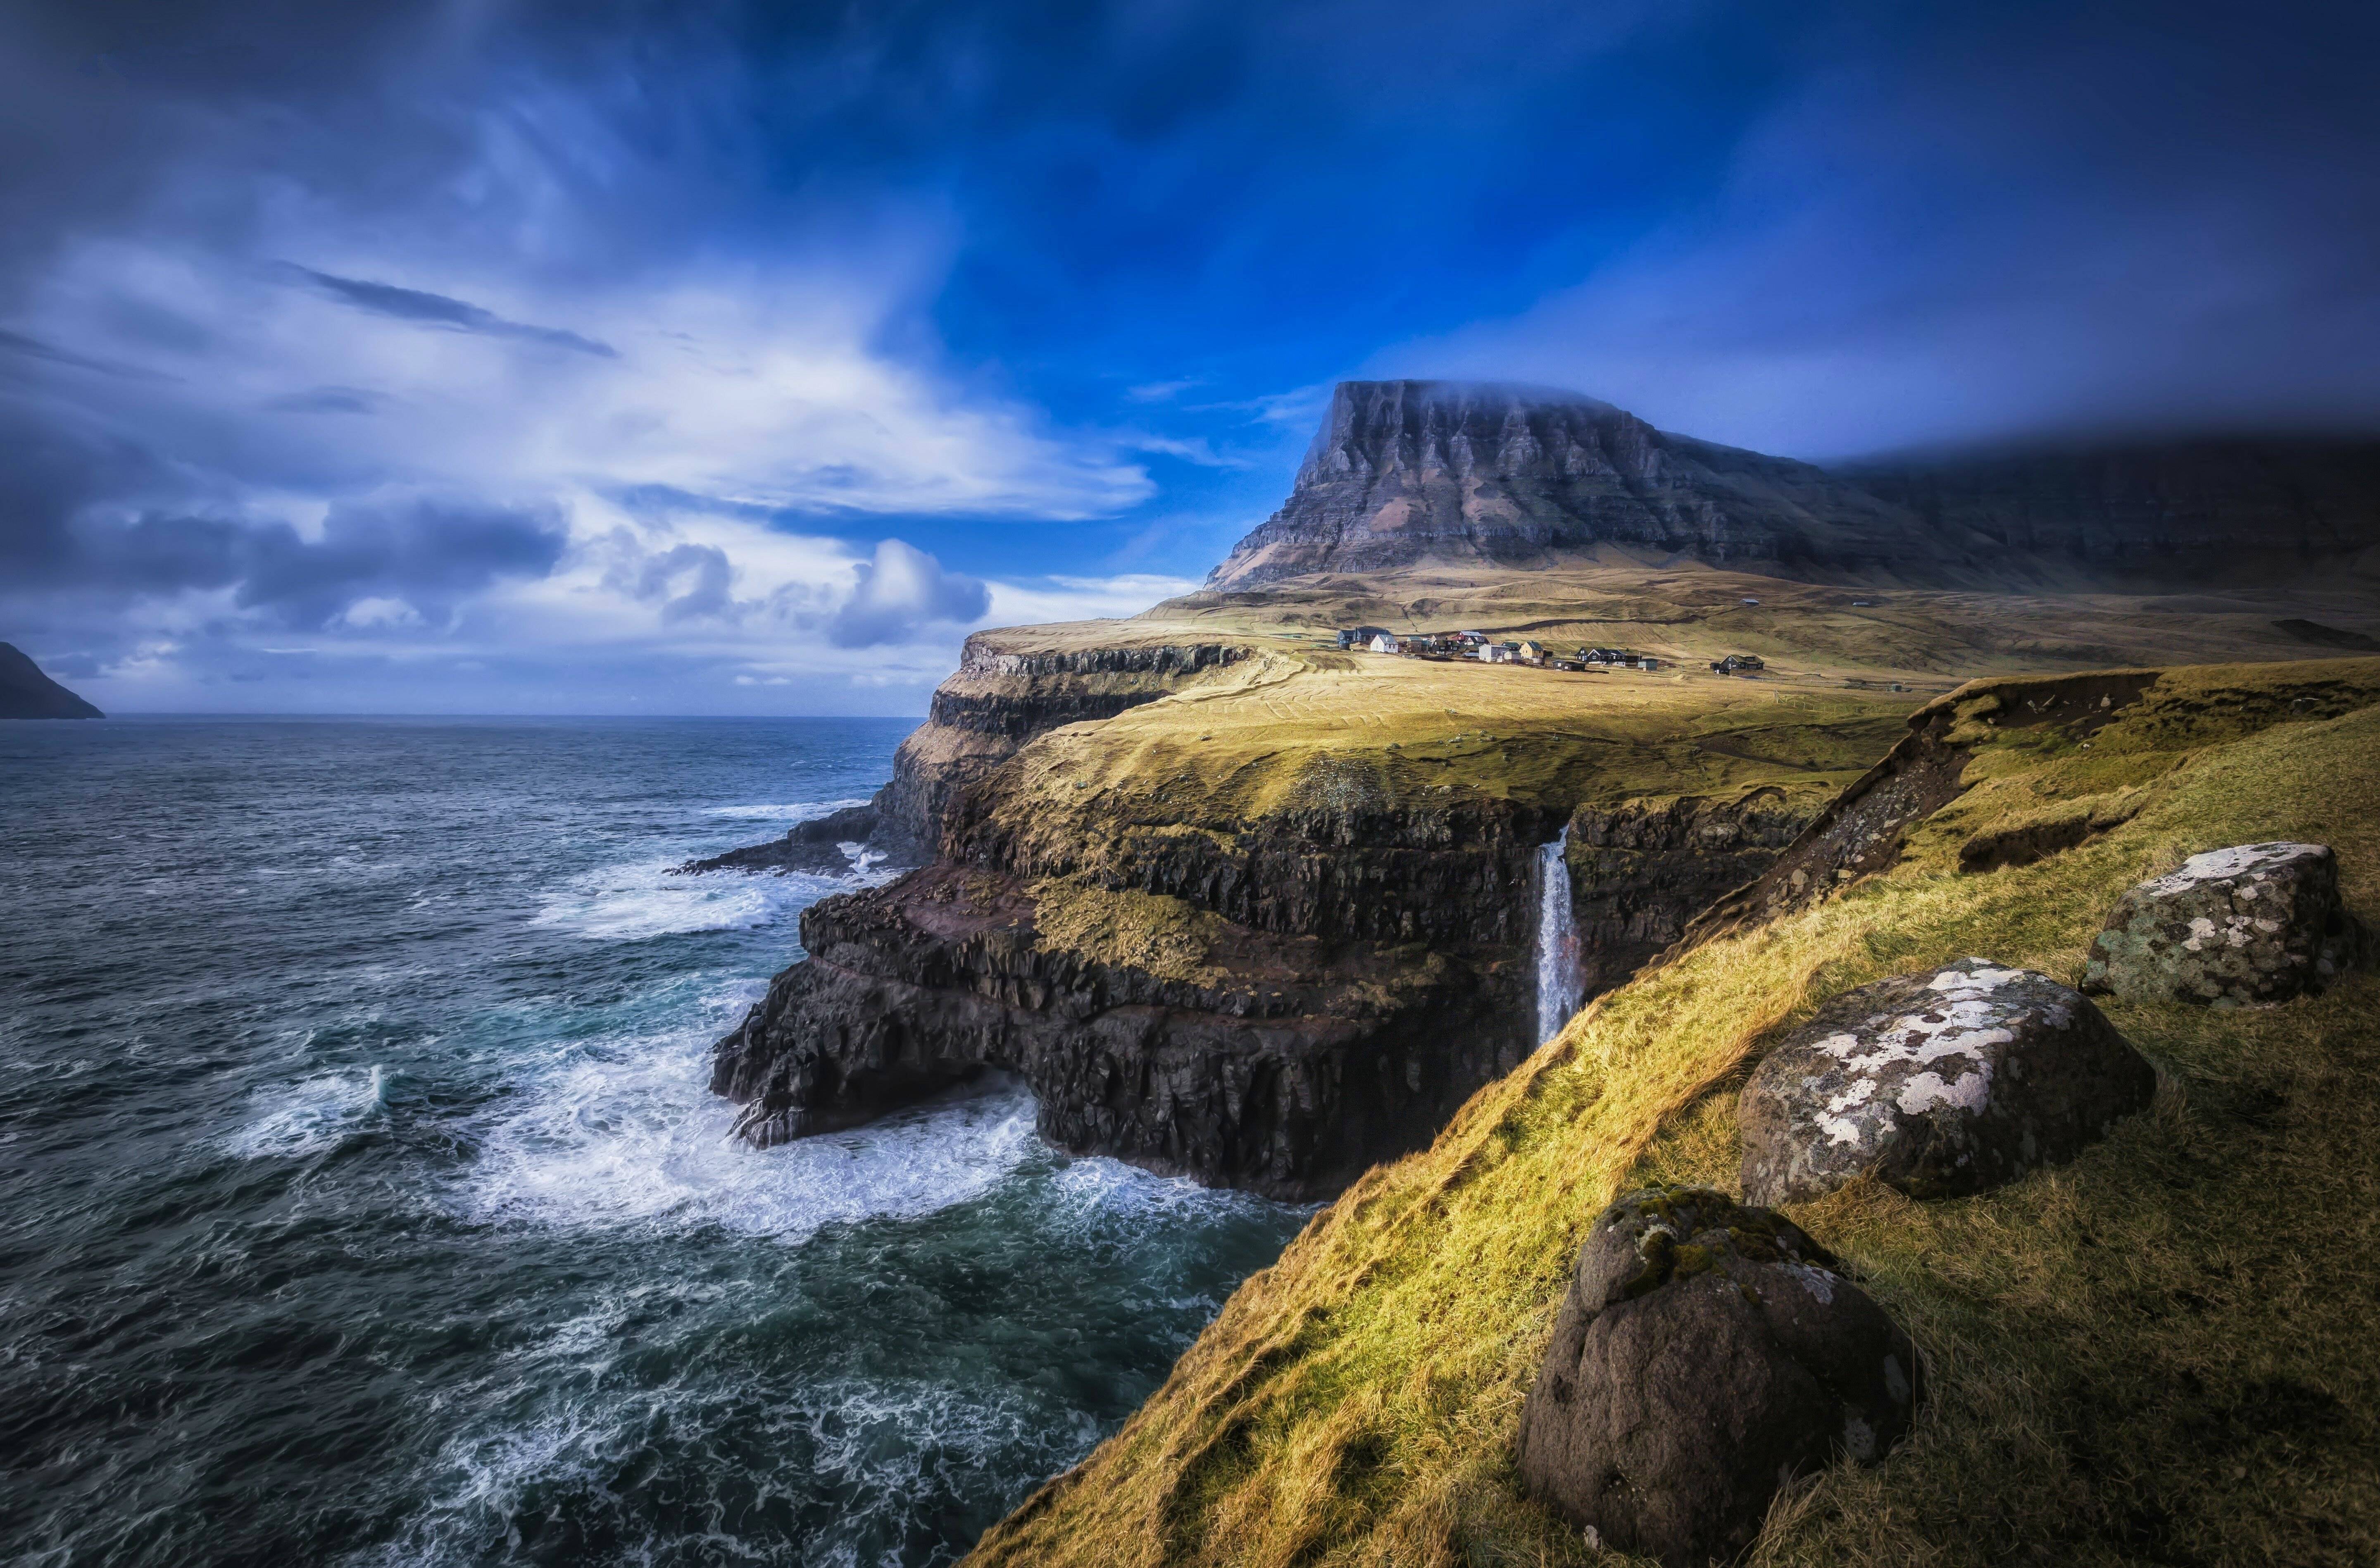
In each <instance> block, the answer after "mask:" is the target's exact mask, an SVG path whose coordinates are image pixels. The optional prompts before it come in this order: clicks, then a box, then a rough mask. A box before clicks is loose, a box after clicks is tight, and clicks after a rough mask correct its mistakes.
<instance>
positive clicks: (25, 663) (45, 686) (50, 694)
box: [0, 642, 106, 719]
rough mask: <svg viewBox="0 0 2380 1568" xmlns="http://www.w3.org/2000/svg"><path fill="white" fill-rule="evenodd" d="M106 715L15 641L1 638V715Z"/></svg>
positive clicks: (60, 716)
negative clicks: (49, 673)
mask: <svg viewBox="0 0 2380 1568" xmlns="http://www.w3.org/2000/svg"><path fill="white" fill-rule="evenodd" d="M104 717H106V715H105V714H103V713H102V712H101V711H99V710H98V709H97V708H95V707H93V706H91V704H90V703H88V702H85V701H84V700H83V699H81V698H79V697H77V696H76V695H75V694H74V693H73V692H71V691H68V690H67V688H66V687H62V686H60V685H59V684H58V683H57V682H55V681H54V680H52V679H50V677H49V676H47V675H43V674H42V667H41V666H40V665H39V664H36V663H34V662H32V660H30V659H29V658H27V657H26V656H25V655H24V654H23V653H22V652H20V651H19V650H18V649H17V647H16V645H15V644H13V643H6V642H0V719H100V718H104Z"/></svg>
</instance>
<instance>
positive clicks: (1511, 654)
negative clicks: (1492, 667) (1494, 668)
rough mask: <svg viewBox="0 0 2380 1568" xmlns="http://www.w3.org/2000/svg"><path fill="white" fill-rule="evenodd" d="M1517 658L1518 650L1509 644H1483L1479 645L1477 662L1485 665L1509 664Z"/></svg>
mask: <svg viewBox="0 0 2380 1568" xmlns="http://www.w3.org/2000/svg"><path fill="white" fill-rule="evenodd" d="M1519 656H1520V655H1519V652H1518V650H1515V649H1514V648H1513V647H1512V644H1511V643H1509V642H1483V643H1481V644H1480V645H1479V660H1480V662H1482V663H1485V664H1509V663H1511V662H1512V661H1513V660H1514V659H1516V658H1518V657H1519Z"/></svg>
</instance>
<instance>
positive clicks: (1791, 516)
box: [1207, 381, 2380, 590]
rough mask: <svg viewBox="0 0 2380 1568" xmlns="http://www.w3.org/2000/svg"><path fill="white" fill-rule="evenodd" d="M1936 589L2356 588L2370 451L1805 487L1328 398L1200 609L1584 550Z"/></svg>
mask: <svg viewBox="0 0 2380 1568" xmlns="http://www.w3.org/2000/svg"><path fill="white" fill-rule="evenodd" d="M1613 549H1617V550H1623V551H1632V552H1636V553H1640V554H1643V555H1645V556H1647V557H1648V558H1652V559H1680V558H1684V559H1693V560H1699V561H1703V562H1706V563H1711V564H1714V565H1728V566H1730V567H1732V568H1734V569H1736V570H1748V571H1756V572H1765V573H1773V574H1775V575H1779V576H1786V577H1801V578H1803V579H1805V580H1815V581H1828V580H1839V581H1897V582H1903V583H1913V584H1932V585H1938V586H1954V585H1964V586H1989V585H1994V584H1998V585H2007V584H2010V583H2019V582H2041V581H2056V580H2061V579H2070V580H2078V581H2079V580H2114V579H2119V578H2130V579H2163V580H2168V581H2187V580H2192V579H2203V578H2207V577H2216V576H2221V577H2227V578H2231V579H2235V580H2236V579H2239V578H2240V577H2250V578H2259V579H2275V578H2282V577H2294V576H2300V575H2303V574H2307V573H2312V572H2319V571H2324V570H2327V569H2334V568H2338V567H2341V566H2350V565H2358V564H2359V563H2360V566H2361V569H2362V570H2365V571H2367V572H2370V571H2380V558H2375V557H2374V554H2373V553H2374V551H2375V550H2380V440H2369V439H2366V440H2352V439H2338V440H2320V439H2313V438H2289V439H2281V438H2274V439H2251V438H2208V439H2203V440H2180V441H2168V442H2138V441H2136V442H2129V443H2113V444H2103V445H2071V446H2065V447H2043V448H2037V449H2033V450H2023V451H2014V452H2010V453H2005V454H1997V455H1983V456H1947V457H1924V458H1920V457H1910V458H1901V459H1894V460H1888V461H1880V462H1874V463H1867V464H1862V465H1856V466H1845V467H1840V468H1835V469H1827V468H1819V467H1816V466H1815V465H1813V464H1808V463H1802V462H1797V461H1794V460H1792V459H1791V458H1785V457H1776V456H1767V455H1766V454H1762V453H1757V452H1750V451H1745V450H1743V449H1741V448H1737V447H1730V446H1724V445H1720V444H1716V443H1712V442H1706V441H1698V440H1695V439H1694V438H1692V437H1689V436H1682V435H1677V434H1673V433H1671V432H1665V431H1661V430H1658V429H1656V428H1654V427H1653V426H1652V425H1650V424H1648V423H1646V422H1645V420H1643V419H1638V418H1637V417H1636V416H1634V415H1633V414H1630V413H1628V412H1627V411H1625V410H1624V409H1621V408H1616V407H1612V406H1611V405H1609V404H1608V403H1603V402H1599V401H1597V400H1596V399H1594V398H1590V397H1585V396H1583V395H1578V394H1575V393H1567V392H1561V391H1558V390H1554V389H1549V388H1542V387H1526V386H1511V385H1503V384H1500V383H1464V382H1425V381H1390V382H1342V383H1340V384H1339V386H1338V388H1337V389H1336V390H1335V391H1334V392H1333V394H1332V395H1331V401H1330V410H1329V412H1328V414H1327V415H1326V416H1325V419H1324V421H1323V425H1322V428H1321V430H1320V431H1319V432H1318V434H1317V435H1316V437H1315V440H1314V444H1313V445H1312V446H1311V447H1310V448H1309V450H1308V451H1307V454H1306V456H1305V463H1304V464H1303V466H1302V467H1301V468H1299V469H1298V473H1297V479H1296V482H1295V485H1294V487H1293V490H1292V492H1291V494H1290V497H1289V499H1288V500H1287V501H1286V502H1285V503H1284V504H1282V506H1281V510H1280V511H1278V512H1276V513H1275V514H1274V515H1273V516H1272V517H1270V518H1269V519H1268V520H1267V521H1266V522H1265V523H1263V524H1262V525H1260V526H1259V527H1258V528H1257V529H1255V530H1254V531H1253V532H1251V533H1250V534H1248V536H1247V537H1246V538H1245V539H1243V540H1242V541H1240V542H1239V543H1238V544H1237V545H1236V546H1234V547H1233V550H1232V553H1231V554H1230V555H1229V556H1228V557H1227V558H1226V559H1225V560H1224V561H1223V563H1222V564H1221V565H1219V566H1217V567H1216V568H1215V570H1214V572H1213V574H1212V575H1211V576H1210V577H1208V583H1207V586H1208V589H1210V590H1251V589H1257V588H1260V587H1262V586H1263V585H1265V584H1267V583H1269V582H1274V581H1277V580H1279V579H1281V578H1284V577H1306V576H1312V575H1315V574H1321V573H1366V572H1378V571H1383V570H1389V569H1393V568H1397V567H1403V566H1410V565H1414V564H1415V563H1417V562H1422V561H1427V560H1453V561H1481V562H1488V563H1492V564H1495V565H1508V566H1531V565H1545V564H1547V563H1548V562H1551V561H1555V560H1559V559H1562V558H1565V557H1575V556H1578V555H1581V554H1583V553H1592V552H1596V551H1598V550H1613Z"/></svg>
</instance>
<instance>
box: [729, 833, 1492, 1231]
mask: <svg viewBox="0 0 2380 1568" xmlns="http://www.w3.org/2000/svg"><path fill="white" fill-rule="evenodd" d="M802 940H803V944H804V946H805V947H806V948H807V949H808V951H809V954H810V956H809V957H808V958H807V959H806V960H805V961H804V962H802V963H800V964H797V965H795V966H794V967H792V968H790V969H788V970H786V971H785V972H784V973H783V974H782V975H780V976H779V977H778V978H777V979H776V981H775V983H774V984H773V985H772V986H771V988H770V991H769V995H768V997H767V999H766V1000H765V1001H763V1002H762V1003H760V1004H759V1006H757V1007H755V1008H754V1009H753V1010H752V1013H751V1015H749V1017H747V1020H746V1022H745V1023H744V1025H743V1027H740V1028H739V1029H737V1030H736V1032H735V1033H734V1034H733V1035H730V1036H729V1037H728V1038H727V1039H725V1040H723V1041H722V1042H721V1045H720V1048H719V1052H718V1055H717V1058H716V1064H715V1068H714V1073H713V1077H712V1088H714V1089H715V1090H717V1091H718V1092H720V1093H722V1094H724V1095H727V1096H728V1097H730V1098H731V1099H735V1100H739V1101H742V1102H744V1104H745V1106H746V1109H745V1112H744V1113H743V1115H742V1117H741V1118H740V1119H739V1120H738V1122H737V1131H738V1132H739V1134H740V1135H741V1136H744V1137H746V1138H747V1139H749V1140H750V1141H752V1142H755V1143H759V1144H764V1145H765V1144H769V1143H774V1142H778V1141H782V1140H783V1139H786V1138H791V1137H799V1136H805V1135H807V1134H810V1133H817V1132H825V1131H830V1130H832V1129H834V1128H837V1127H843V1126H848V1125H851V1124H855V1123H857V1122H862V1121H866V1120H868V1118H870V1117H873V1116H876V1115H879V1114H881V1113H882V1112H886V1111H890V1110H893V1109H897V1108H898V1107H900V1106H903V1105H906V1104H911V1103H914V1102H916V1101H917V1100H920V1099H923V1098H925V1097H927V1096H929V1095H931V1094H933V1093H935V1092H937V1091H939V1090H941V1089H945V1088H951V1087H953V1086H955V1085H958V1084H962V1083H965V1082H966V1081H967V1080H969V1079H970V1078H973V1077H975V1076H977V1075H978V1074H981V1073H983V1072H985V1071H987V1070H999V1071H1005V1072H1009V1073H1014V1074H1017V1075H1019V1076H1022V1077H1024V1078H1025V1080H1026V1082H1027V1083H1028V1084H1029V1085H1030V1086H1031V1087H1032V1088H1033V1090H1034V1093H1035V1095H1036V1097H1037V1100H1038V1107H1039V1129H1040V1132H1041V1135H1042V1136H1044V1137H1046V1138H1048V1139H1050V1141H1051V1142H1053V1143H1056V1144H1058V1145H1060V1146H1061V1147H1062V1148H1065V1149H1071V1150H1074V1151H1076V1152H1080V1153H1093V1154H1106V1155H1111V1156H1114V1157H1116V1158H1119V1159H1123V1160H1128V1161H1133V1162H1134V1163H1136V1164H1139V1165H1143V1166H1146V1167H1147V1168H1149V1169H1152V1170H1156V1171H1160V1172H1166V1173H1186V1174H1189V1175H1193V1176H1196V1177H1197V1178H1198V1179H1200V1180H1202V1181H1206V1182H1212V1183H1222V1184H1228V1185H1235V1186H1242V1187H1247V1188H1251V1189H1253V1190H1256V1191H1258V1192H1264V1193H1269V1194H1272V1195H1274V1196H1277V1197H1316V1196H1319V1195H1322V1194H1326V1193H1330V1192H1332V1191H1335V1190H1336V1189H1337V1188H1338V1187H1340V1186H1342V1185H1344V1184H1345V1183H1346V1182H1347V1181H1348V1180H1350V1179H1352V1178H1353V1177H1354V1175H1355V1174H1356V1173H1359V1172H1360V1171H1362V1170H1363V1169H1364V1168H1365V1167H1366V1166H1367V1165H1369V1164H1371V1163H1373V1162H1374V1161H1378V1160H1381V1159H1385V1158H1388V1157H1390V1156H1391V1155H1394V1154H1398V1153H1402V1152H1403V1151H1404V1150H1405V1149H1411V1148H1413V1147H1415V1145H1416V1143H1417V1142H1419V1141H1423V1140H1426V1139H1427V1136H1428V1134H1429V1133H1430V1132H1431V1131H1432V1130H1434V1129H1435V1128H1436V1127H1438V1126H1439V1125H1440V1124H1442V1123H1443V1122H1444V1120H1445V1118H1446V1117H1447V1116H1448V1115H1449V1114H1451V1112H1453V1110H1454V1108H1455V1107H1456V1106H1457V1105H1459V1104H1461V1103H1462V1101H1463V1099H1464V1098H1465V1097H1467V1096H1468V1095H1469V1094H1470V1093H1471V1092H1472V1091H1473V1090H1474V1089H1475V1088H1477V1087H1478V1086H1479V1085H1480V1084H1482V1083H1484V1082H1486V1081H1487V1080H1488V1078H1490V1077H1492V1076H1495V1075H1496V1074H1498V1073H1500V1072H1502V1071H1506V1070H1508V1069H1509V1068H1510V1067H1511V1066H1512V1064H1515V1063H1517V1062H1518V1061H1519V1060H1520V1057H1521V1055H1522V1054H1523V1052H1524V1050H1525V1049H1526V1048H1527V1046H1528V1044H1530V1043H1532V1042H1530V1041H1528V1040H1527V1039H1526V1037H1525V1032H1524V1030H1522V1029H1520V1028H1517V1027H1513V1018H1514V1016H1515V1014H1516V1006H1515V996H1514V994H1512V992H1513V989H1514V985H1515V983H1516V974H1517V972H1515V975H1513V976H1508V975H1506V974H1505V973H1503V972H1502V970H1503V966H1501V965H1500V963H1499V961H1498V958H1497V956H1496V950H1495V949H1494V948H1493V947H1492V946H1490V945H1485V944H1463V945H1462V946H1461V947H1458V948H1455V949H1453V950H1451V951H1429V950H1426V949H1420V948H1415V947H1403V948H1399V947H1390V946H1386V945H1383V944H1375V943H1365V942H1330V941H1326V940H1324V939H1322V938H1319V937H1316V936H1312V935H1301V936H1285V935H1282V934H1280V933H1275V932H1266V931H1258V930H1253V929H1251V928H1248V927H1244V926H1236V925H1233V923H1231V922H1228V921H1224V920H1221V919H1220V918H1215V917H1212V916H1206V917H1203V918H1201V916H1200V914H1199V913H1198V912H1196V911H1195V910H1191V909H1188V908H1186V907H1184V906H1181V905H1180V904H1179V903H1178V901H1172V900H1157V899H1150V898H1148V897H1147V895H1137V896H1135V895H1123V896H1118V895H1112V894H1109V895H1102V894H1101V893H1099V892H1098V891H1097V890H1090V889H1085V888H1083V887H1080V886H1078V885H1072V884H1068V883H1064V882H1049V881H1043V882H1032V881H1025V880H1022V879H1019V878H1016V877H1014V876H1009V875H1004V874H1001V873H996V872H987V871H983V870H980V869H974V868H970V867H965V866H960V865H954V864H949V863H944V864H941V865H937V866H933V867H930V868H928V869H924V870H920V871H917V872H915V873H913V874H912V875H911V876H909V877H907V878H905V879H904V880H903V881H900V882H898V883H896V884H894V885H893V886H892V887H889V888H883V889H877V890H872V891H870V892H867V893H856V894H849V895H845V896H843V897H839V898H832V899H828V900H826V901H824V902H823V903H820V904H819V905H816V906H812V907H811V908H810V909H809V910H808V911H807V913H806V914H805V915H804V917H803V920H802Z"/></svg>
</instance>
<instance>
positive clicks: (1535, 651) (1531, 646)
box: [1513, 642, 1546, 664]
mask: <svg viewBox="0 0 2380 1568" xmlns="http://www.w3.org/2000/svg"><path fill="white" fill-rule="evenodd" d="M1513 651H1514V652H1515V653H1517V654H1518V655H1519V656H1520V660H1521V662H1522V663H1524V664H1542V663H1544V662H1546V650H1545V646H1544V645H1543V644H1542V643H1536V642H1524V643H1522V644H1521V646H1520V647H1519V648H1517V649H1515V650H1513Z"/></svg>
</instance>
